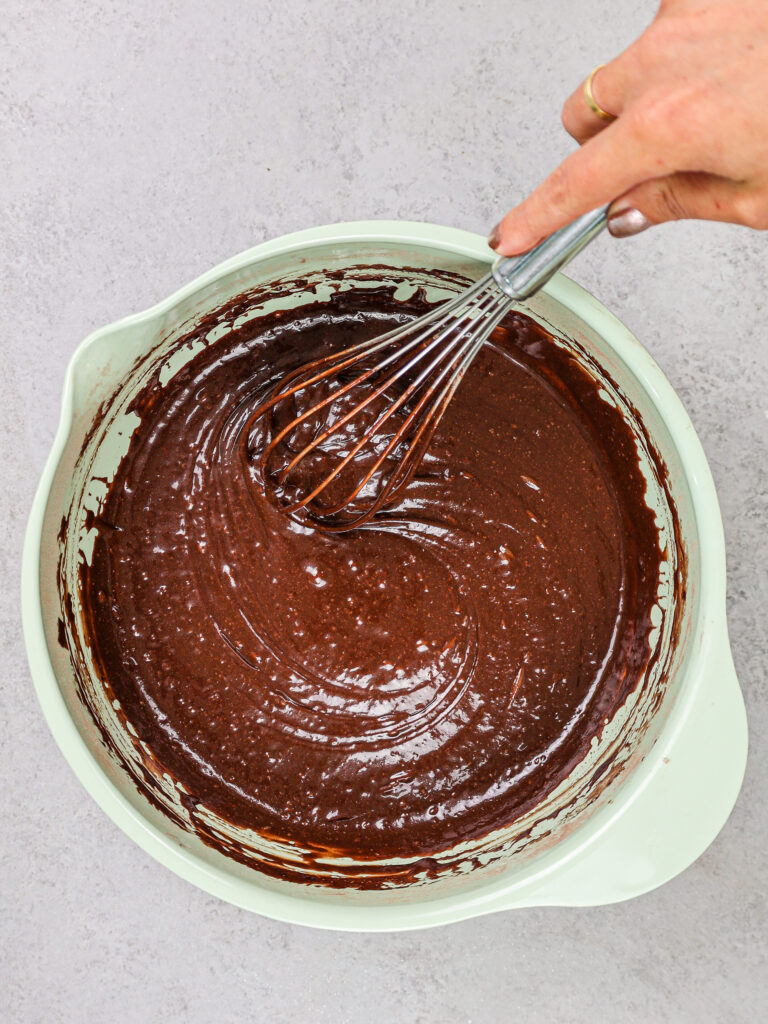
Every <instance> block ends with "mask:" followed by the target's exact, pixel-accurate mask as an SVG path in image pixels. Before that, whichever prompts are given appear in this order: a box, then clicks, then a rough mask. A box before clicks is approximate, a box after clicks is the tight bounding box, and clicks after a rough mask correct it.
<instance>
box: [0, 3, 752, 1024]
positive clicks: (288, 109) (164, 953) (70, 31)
mask: <svg viewBox="0 0 768 1024" xmlns="http://www.w3.org/2000/svg"><path fill="white" fill-rule="evenodd" d="M653 9H654V5H653V3H651V2H638V0H590V2H589V3H587V2H586V0H544V2H537V3H535V2H532V0H528V2H526V0H486V2H485V3H479V2H475V0H464V2H454V0H443V2H439V0H411V2H410V3H407V4H388V3H383V2H376V0H364V2H361V0H358V2H347V3H342V2H328V0H326V2H322V3H321V2H303V3H302V2H300V0H281V2H280V3H277V4H266V3H263V2H262V3H257V2H253V3H247V2H240V3H231V2H227V0H223V2H221V3H211V2H202V0H191V2H188V3H181V2H179V0H166V2H163V3H157V2H155V0H133V2H131V3H128V2H119V0H102V2H90V0H66V2H65V0H56V2H54V3H50V2H42V0H5V3H4V4H3V15H4V16H3V18H2V25H1V26H0V38H2V50H1V52H0V97H1V100H0V122H2V129H3V131H2V138H3V154H4V155H3V159H2V169H1V170H0V210H2V221H1V222H0V223H1V225H2V226H1V228H0V252H2V264H1V266H2V271H1V273H2V289H1V294H0V317H2V324H3V330H2V334H1V335H0V352H1V353H2V372H0V438H1V439H2V440H1V441H0V450H1V451H2V459H3V468H2V487H0V524H2V535H3V543H2V545H0V566H1V567H2V581H3V586H2V593H0V643H1V644H2V666H3V671H2V673H1V674H0V693H1V701H2V704H1V706H0V727H1V728H2V747H1V748H0V751H1V752H0V757H1V758H2V775H3V778H4V782H3V785H2V787H0V793H1V794H2V796H1V798H0V804H1V806H0V856H1V858H2V859H1V861H0V862H1V863H2V871H1V872H0V887H1V889H2V909H1V910H0V941H1V943H2V981H0V989H1V990H2V996H0V1017H2V1018H3V1019H4V1020H7V1021H14V1022H16V1021H25V1022H26V1021H29V1022H32V1021H41V1022H46V1024H48V1022H54V1021H66V1022H79V1021H97V1020H99V1021H100V1020H113V1019H114V1020H120V1021H124V1022H134V1021H135V1022H141V1024H143V1022H149V1021H156V1020H168V1021H192V1022H202V1021H216V1022H217V1024H225V1022H230V1021H241V1020H253V1021H265V1022H276V1024H282V1022H286V1024H287V1022H304V1021H316V1022H318V1024H321V1022H325V1021H328V1022H337V1021H351V1022H358V1021H362V1022H368V1021H370V1022H379V1021H397V1022H400V1021H404V1022H414V1024H416V1022H420V1024H427V1022H445V1024H447V1022H451V1024H453V1022H460V1021H473V1022H495V1021H508V1020H519V1021H526V1022H527V1021H547V1022H550V1021H556V1022H563V1021H568V1022H570V1021H591V1020H605V1021H612V1022H625V1021H633V1022H634V1021H643V1022H645V1021H654V1022H665V1021H672V1022H678V1021H691V1022H696V1024H701V1022H709V1021H718V1022H720V1021H722V1022H727V1024H736V1022H740V1021H750V1022H751V1021H754V1020H757V1019H762V1017H763V1015H764V1013H765V1004H766V999H768V967H767V966H766V949H767V947H768V938H767V935H766V866H767V864H766V850H767V849H768V756H767V754H768V752H767V749H766V747H767V743H768V708H767V706H766V691H765V666H766V662H767V661H768V658H767V655H768V649H767V648H768V645H767V643H766V619H767V618H768V587H767V586H766V535H767V533H768V531H766V503H767V499H768V482H767V480H766V468H767V466H768V458H767V456H768V398H767V397H766V391H767V385H768V340H767V339H766V327H765V317H766V312H768V306H767V304H768V237H759V236H758V235H756V234H750V233H749V232H748V231H746V230H744V229H739V228H735V227H727V226H714V225H705V224H689V225H672V226H668V227H663V228H659V229H657V230H654V231H652V232H649V233H648V234H646V235H644V236H641V237H639V238H637V239H635V240H627V241H624V242H621V243H619V242H610V241H609V240H605V241H604V242H602V243H600V244H598V245H596V246H594V247H593V249H592V250H590V251H589V252H587V253H585V254H584V256H583V257H582V258H581V259H580V261H579V262H578V265H577V266H576V267H575V269H574V270H573V274H574V276H575V277H576V278H577V279H578V280H579V281H581V282H582V283H583V284H584V285H586V287H587V288H589V289H590V290H592V291H593V292H595V293H596V294H597V295H598V296H599V297H600V298H601V299H602V300H603V301H604V302H605V303H607V305H608V306H609V307H610V308H611V309H612V310H614V312H616V313H617V314H618V316H619V317H621V318H622V319H623V320H625V322H626V323H627V324H628V325H629V326H630V327H631V328H632V329H633V330H634V331H635V333H636V334H637V335H638V337H639V338H640V339H641V340H642V341H643V342H644V344H645V345H646V346H647V347H648V348H649V349H650V350H651V352H652V353H653V354H654V355H655V357H656V358H657V359H658V361H659V362H660V363H661V365H662V367H663V368H664V370H665V371H666V372H667V374H668V375H669V377H670V379H671V381H672V383H673V384H674V386H675V387H676V388H677V390H678V392H679V393H680V394H681V396H682V397H683V400H684V401H685V403H686V405H687V407H688V410H689V412H690V414H691V416H692V418H693V421H694V423H695V425H696V428H697V430H698V432H699V435H700V437H701V438H702V441H703V443H704V447H705V448H706V451H707V454H708V456H709V459H710V463H711V466H712V469H713V472H714V475H715V479H716V482H717V485H718V489H719V493H720V500H721V503H722V511H723V517H724V520H725V532H726V539H727V544H728V573H729V588H728V614H729V621H730V628H731V636H732V639H733V647H734V654H735V659H736V666H737V669H738V672H739V675H740V678H741V683H742V686H743V688H744V692H745V696H746V701H747V706H748V712H749V718H750V726H751V756H750V761H749V766H748V770H747V777H746V781H745V785H744V789H743V791H742V794H741V797H740V799H739V802H738V804H737V806H736V809H735V811H734V813H733V815H732V817H731V819H730V820H729V822H728V824H727V826H726V827H725V829H724V830H723V832H722V833H721V835H720V836H719V838H718V839H717V840H716V842H715V843H714V845H713V846H712V847H711V848H710V849H709V850H708V851H707V853H706V854H705V855H704V856H703V857H701V859H700V860H699V861H698V862H697V863H696V864H695V865H694V866H693V867H692V868H690V869H689V870H688V871H686V872H685V873H684V874H683V875H682V876H680V877H679V878H677V879H676V880H675V881H673V882H671V883H669V884H668V885H666V886H664V887H663V888H662V889H660V890H658V891H657V892H654V893H652V894H650V895H647V896H645V897H643V898H640V899H637V900H635V901H633V902H630V903H628V904H626V905H619V906H614V907H608V908H603V909H593V910H557V909H547V910H537V911H522V912H516V913H506V914H502V915H498V916H496V917H492V918H485V919H482V920H477V921H472V922H469V923H465V924H461V925H457V926H454V927H449V928H444V929H440V930H437V931H433V932H426V933H414V934H408V935H391V936H388V935H380V936H355V935H338V934H324V933H315V932H312V931H309V930H305V929H301V928H295V927H288V926H286V925H282V924H276V923H273V922H271V921H268V920H265V919H263V918H260V917H257V916H253V915H250V914H247V913H245V912H243V911H240V910H237V909H235V908H234V907H230V906H227V905H225V904H223V903H220V902H218V901H216V900H215V899H213V898H212V897H208V896H206V895H204V894H203V893H202V892H199V891H197V890H196V889H194V888H192V887H191V886H190V885H188V884H187V883H185V882H183V881H181V880H179V879H178V878H176V877H175V876H174V875H172V874H171V873H170V872H169V871H167V870H165V869H164V868H162V867H161V866H160V865H158V864H156V863H155V862H154V861H152V860H151V859H150V858H149V857H147V856H146V855H145V854H144V853H142V852H141V851H140V850H139V849H138V848H137V847H136V846H134V845H133V844H132V842H131V841H130V840H128V839H127V838H126V837H125V836H124V835H123V834H122V833H121V832H120V831H118V829H117V828H116V827H115V826H114V825H112V824H111V822H110V821H109V820H108V819H107V818H106V817H105V816H104V814H102V812H101V811H100V810H98V808H97V807H96V805H95V804H94V803H93V802H92V801H91V799H90V798H89V797H88V796H87V795H86V794H85V792H84V791H83V790H82V788H81V787H80V785H79V784H78V783H77V782H76V780H75V778H74V776H73V775H72V773H71V771H70V769H69V768H68V767H67V765H66V763H65V762H64V760H63V758H62V756H61V755H60V754H59V752H58V750H57V749H56V747H55V745H54V742H53V740H52V739H51V737H50V735H49V734H48V730H47V728H46V726H45V724H44V722H43V719H42V716H41V713H40V711H39V709H38V706H37V703H36V700H35V697H34V694H33V691H32V686H31V682H30V679H29V673H28V670H27V664H26V660H25V655H24V652H23V647H22V639H21V633H20V625H19V612H18V575H19V561H20V551H21V542H22V532H23V529H24V522H25V519H26V515H27V511H28V509H29V506H30V502H31V500H32V495H33V492H34V488H35V485H36V483H37V479H38V476H39V473H40V470H41V469H42V465H43V461H44V459H45V456H46V453H47V450H48V447H49V445H50V442H51V439H52V437H53V433H54V428H55V424H56V420H57V416H58V404H59V393H60V388H61V383H62V377H63V373H64V366H65V364H66V361H67V359H68V358H69V355H70V353H71V352H72V350H73V348H74V346H75V345H76V344H77V342H78V341H80V339H81V338H82V337H83V336H84V335H85V334H86V333H88V332H89V331H90V330H92V329H93V328H95V327H97V326H99V325H101V324H104V323H107V322H109V321H111V320H114V319H116V318H118V317H121V316H123V315H124V314H127V313H131V312H133V311H135V310H139V309H142V308H144V307H146V306H148V305H150V304H151V303H153V302H155V301H156V300H158V299H160V298H162V297H164V296H165V295H166V294H168V293H169V292H170V291H171V290H173V289H175V288H176V287H177V286H179V285H181V284H183V283H185V282H186V281H188V280H190V279H191V278H192V277H194V276H195V275H196V274H199V273H200V272H202V271H204V270H206V269H207V268H208V267H210V266H212V265H213V264H215V263H217V262H218V261H220V260H222V259H224V258H225V257H228V256H230V255H232V254H233V253H236V252H238V251H239V250H241V249H244V248H247V247H248V246H250V245H253V244H254V243H256V242H259V241H261V240H263V239H266V238H270V237H272V236H275V235H280V234H282V233H284V232H287V231H292V230H294V229H297V228H302V227H307V226H310V225H315V224H322V223H328V222H332V221H337V220H350V219H355V218H369V217H381V218H406V219H413V220H428V221H434V222H438V223H442V224H450V225H456V226H459V227H462V228H469V229H472V230H477V231H485V230H487V229H488V227H490V225H491V224H493V223H494V221H495V220H496V219H497V218H498V216H499V214H501V213H502V212H503V211H504V210H505V209H506V208H507V207H508V206H509V205H511V204H512V202H513V201H515V200H516V199H517V198H519V197H520V196H522V194H523V193H524V192H525V191H526V190H527V189H529V188H530V187H532V186H533V185H534V184H535V183H536V182H537V181H538V180H539V178H540V177H541V176H542V175H543V174H544V173H545V172H546V171H547V170H548V169H549V168H550V167H551V166H553V165H554V163H555V161H556V160H557V159H558V158H559V157H560V156H562V155H563V154H565V153H566V152H567V151H568V149H569V140H568V139H567V138H566V136H565V134H564V132H563V131H562V129H561V128H560V125H559V117H558V114H559V108H560V104H561V101H562V99H563V98H564V97H565V95H566V94H567V92H569V91H570V90H571V88H573V87H574V86H575V85H576V84H577V83H578V81H579V80H580V78H581V77H582V76H583V75H584V74H585V73H586V72H587V71H589V69H590V68H591V67H592V66H593V65H594V64H596V63H597V62H598V61H600V60H604V59H607V58H610V57H611V56H612V55H613V54H614V53H616V52H617V51H618V50H619V49H620V48H622V47H623V46H624V45H626V44H627V43H629V42H630V41H631V40H632V38H633V37H634V36H635V35H636V34H637V33H638V32H639V31H640V29H641V28H642V27H643V26H644V25H645V24H646V23H647V22H648V21H649V20H650V18H651V15H652V13H653Z"/></svg>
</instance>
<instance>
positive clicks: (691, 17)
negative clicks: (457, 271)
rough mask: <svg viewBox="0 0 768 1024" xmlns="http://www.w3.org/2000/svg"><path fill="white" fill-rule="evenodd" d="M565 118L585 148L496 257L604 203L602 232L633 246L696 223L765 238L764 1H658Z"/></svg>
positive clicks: (495, 243)
mask: <svg viewBox="0 0 768 1024" xmlns="http://www.w3.org/2000/svg"><path fill="white" fill-rule="evenodd" d="M592 95H593V97H594V100H595V102H596V103H597V104H598V105H599V106H600V107H601V108H602V109H603V110H604V111H608V112H609V113H610V114H613V115H616V116H615V120H613V121H611V122H610V123H608V122H607V121H605V120H603V119H601V118H600V117H599V116H598V115H597V114H595V113H594V112H593V111H592V110H591V109H590V107H589V105H588V103H587V100H586V98H585V93H584V86H583V84H582V85H581V86H579V88H578V89H576V90H575V92H574V93H573V94H572V95H571V96H570V97H569V98H568V99H567V100H566V102H565V105H564V107H563V112H562V119H563V125H564V126H565V128H566V130H567V131H568V132H569V133H570V134H571V135H572V136H573V137H574V138H575V139H576V140H577V142H579V143H581V149H579V150H577V151H576V152H575V153H572V154H571V155H570V156H569V157H567V158H566V159H565V160H564V161H563V162H562V163H561V164H560V166H559V167H557V168H555V170H554V171H553V172H552V174H550V175H549V177H547V178H546V179H545V180H544V181H543V182H542V183H541V185H539V186H538V188H536V189H535V190H534V191H533V192H532V193H531V194H530V195H529V196H528V197H527V198H526V199H525V200H524V201H523V202H522V203H520V205H519V206H516V207H515V208H514V209H512V210H510V212H509V213H508V214H507V215H506V216H505V217H504V219H503V220H502V221H501V222H500V223H499V224H498V225H497V226H496V227H495V228H494V230H493V232H492V233H491V237H490V239H489V244H490V246H491V247H492V248H494V249H496V250H497V251H498V252H500V253H502V254H503V255H506V256H513V255H517V254H518V253H522V252H526V251H527V250H528V249H530V248H532V247H533V246H534V245H536V243H537V242H539V241H541V240H542V239H543V238H545V237H546V236H547V235H549V234H551V233H552V232H553V231H555V230H557V228H560V227H563V225H565V224H567V223H569V222H570V221H572V220H573V219H574V218H575V217H578V216H579V215H581V214H582V213H586V212H587V211H588V210H591V209H593V208H594V207H597V206H601V205H603V204H604V203H608V202H611V200H613V203H612V205H611V208H610V210H609V219H608V229H609V230H610V231H611V233H612V234H614V235H616V236H617V237H622V236H625V235H634V234H637V233H638V232H639V231H642V230H644V229H645V228H647V227H650V226H651V225H652V224H659V223H661V222H663V221H669V220H681V219H684V218H700V219H703V220H720V221H730V222H732V223H735V224H746V225H748V226H749V227H753V228H762V229H768V2H766V0H737V2H734V0H662V2H661V6H660V8H659V11H658V14H657V15H656V18H655V19H654V21H653V22H652V23H651V25H650V26H649V27H648V28H647V29H646V31H645V32H644V33H643V34H642V35H641V36H640V37H639V39H637V40H636V41H635V42H634V43H633V44H632V45H631V46H630V47H629V48H628V49H626V50H625V51H624V52H623V53H622V54H620V55H619V56H618V57H616V58H615V60H612V61H611V62H610V64H607V65H606V66H605V67H603V68H601V69H600V70H599V71H598V72H597V73H596V74H595V76H594V79H593V82H592Z"/></svg>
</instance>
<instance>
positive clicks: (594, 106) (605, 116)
mask: <svg viewBox="0 0 768 1024" xmlns="http://www.w3.org/2000/svg"><path fill="white" fill-rule="evenodd" d="M604 67H605V64H598V65H597V67H596V68H593V69H592V71H591V72H590V75H589V78H588V79H587V80H586V82H585V83H584V99H585V100H586V101H587V106H588V107H589V109H590V110H591V111H592V113H593V114H597V116H598V117H599V118H600V119H601V120H603V121H615V120H616V115H615V114H609V113H608V111H607V110H603V108H602V107H601V106H600V104H599V103H598V102H597V100H596V99H595V97H594V93H593V92H592V80H593V79H594V77H595V75H596V74H597V72H598V71H599V70H600V68H604Z"/></svg>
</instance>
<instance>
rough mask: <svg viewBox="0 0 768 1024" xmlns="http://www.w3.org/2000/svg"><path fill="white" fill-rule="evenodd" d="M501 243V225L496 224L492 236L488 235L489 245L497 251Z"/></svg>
mask: <svg viewBox="0 0 768 1024" xmlns="http://www.w3.org/2000/svg"><path fill="white" fill-rule="evenodd" d="M500 241H501V224H496V225H495V226H494V228H493V229H492V231H491V233H490V235H488V245H490V247H491V248H492V249H495V248H496V246H497V245H498V244H499V242H500Z"/></svg>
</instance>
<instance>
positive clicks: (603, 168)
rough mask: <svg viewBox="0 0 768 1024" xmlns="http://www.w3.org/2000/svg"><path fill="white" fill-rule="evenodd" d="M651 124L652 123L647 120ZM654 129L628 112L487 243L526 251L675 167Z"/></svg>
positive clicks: (551, 178)
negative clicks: (577, 219)
mask: <svg viewBox="0 0 768 1024" xmlns="http://www.w3.org/2000/svg"><path fill="white" fill-rule="evenodd" d="M651 121H652V119H651ZM659 141H660V140H659V137H658V134H657V132H656V131H655V125H653V124H652V123H651V124H650V125H649V119H648V118H647V117H646V118H644V119H643V120H641V119H640V118H638V117H637V116H636V115H635V114H634V113H633V111H632V110H628V111H626V112H625V113H624V114H623V115H622V117H620V118H619V119H618V120H617V121H614V122H613V124H610V125H608V127H607V128H605V129H604V130H603V131H601V132H600V133H599V134H597V135H595V136H594V137H593V138H591V139H589V141H587V142H585V143H584V145H583V146H582V147H581V148H580V149H578V150H576V152H575V153H571V155H570V156H568V157H566V159H565V160H563V162H562V163H561V164H560V165H559V166H558V167H556V168H555V170H554V171H553V172H552V173H551V174H550V175H549V176H548V177H547V178H545V179H544V181H543V182H542V183H541V184H540V185H539V186H538V187H537V188H535V189H534V190H533V192H531V194H530V195H529V196H528V197H527V198H526V199H524V200H523V202H522V203H520V204H519V205H518V206H516V207H514V208H513V209H512V210H510V211H509V213H508V214H507V215H506V216H505V217H504V218H503V220H501V221H500V223H499V224H498V225H497V227H496V228H495V229H494V235H493V236H492V241H491V245H492V247H493V248H494V249H496V251H497V252H499V253H501V254H502V255H504V256H516V255H518V254H519V253H523V252H527V251H528V250H529V249H532V248H533V246H534V245H536V244H537V243H538V242H540V241H541V240H542V239H543V238H546V237H547V236H548V235H551V234H552V232H553V231H557V229H558V228H561V227H564V226H565V225H566V224H569V223H570V222H571V221H572V220H574V219H575V218H576V217H579V216H581V214H583V213H588V212H589V210H592V209H594V208H595V207H596V206H602V205H603V203H610V202H611V201H612V200H614V199H616V198H617V197H618V196H620V195H622V194H623V193H624V192H627V191H628V190H629V189H631V188H632V187H633V186H635V185H639V184H640V183H641V182H643V181H647V180H648V179H649V178H657V177H661V176H662V175H666V174H670V173H672V172H673V171H675V170H679V169H680V168H678V167H675V166H673V165H671V164H670V162H669V158H668V157H666V156H664V155H663V153H664V149H665V147H662V146H661V145H660V144H659Z"/></svg>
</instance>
